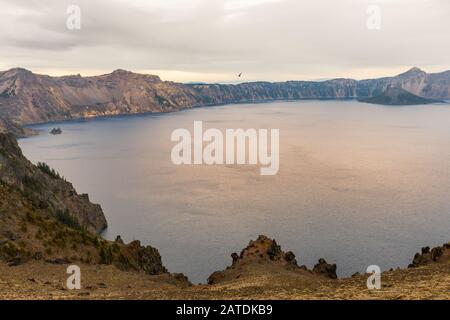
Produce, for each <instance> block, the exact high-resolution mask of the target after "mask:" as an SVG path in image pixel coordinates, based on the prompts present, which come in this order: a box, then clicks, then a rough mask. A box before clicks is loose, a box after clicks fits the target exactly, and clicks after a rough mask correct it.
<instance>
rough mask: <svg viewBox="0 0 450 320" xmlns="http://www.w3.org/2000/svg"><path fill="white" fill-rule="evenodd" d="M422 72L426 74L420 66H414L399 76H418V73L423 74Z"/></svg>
mask: <svg viewBox="0 0 450 320" xmlns="http://www.w3.org/2000/svg"><path fill="white" fill-rule="evenodd" d="M422 74H426V72H425V71H423V70H422V69H420V68H417V67H412V68H411V69H409V70H408V71H406V72H404V73H401V74H399V75H398V76H399V77H405V76H417V75H422Z"/></svg>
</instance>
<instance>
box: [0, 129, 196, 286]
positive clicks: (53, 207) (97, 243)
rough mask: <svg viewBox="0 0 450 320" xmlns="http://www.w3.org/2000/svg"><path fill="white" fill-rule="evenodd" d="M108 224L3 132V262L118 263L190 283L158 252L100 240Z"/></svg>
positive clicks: (96, 207)
mask: <svg viewBox="0 0 450 320" xmlns="http://www.w3.org/2000/svg"><path fill="white" fill-rule="evenodd" d="M106 226H107V224H106V219H105V216H104V214H103V212H102V209H101V207H100V206H99V205H97V204H93V203H91V202H90V201H89V197H88V196H87V195H86V194H82V195H79V194H78V193H77V192H76V191H75V189H74V188H73V186H72V184H70V183H69V182H67V181H66V180H65V179H64V178H63V177H61V176H60V175H59V174H58V173H57V172H55V171H54V170H53V169H51V168H50V167H48V166H47V165H45V164H42V163H41V164H38V165H37V166H35V165H33V164H32V163H31V162H30V161H28V160H27V159H26V158H25V157H24V156H23V155H22V152H21V150H20V148H19V146H18V144H17V141H16V139H15V137H14V136H13V135H12V134H11V133H6V134H5V133H0V261H4V262H6V263H7V264H8V265H10V266H18V265H22V264H24V263H29V262H30V261H40V262H43V263H46V264H56V265H59V264H69V263H76V264H80V263H83V264H86V265H114V266H115V267H117V268H118V269H120V270H123V271H130V270H132V271H138V272H143V273H145V274H147V275H161V274H165V275H167V276H168V277H169V278H170V279H171V281H175V282H176V283H179V284H181V285H182V286H185V285H189V282H188V281H187V278H186V277H184V276H183V275H181V274H174V275H170V274H169V273H168V271H167V269H166V268H165V267H164V266H163V264H162V261H161V256H160V254H159V252H158V250H157V249H155V248H153V247H151V246H142V245H141V243H140V242H139V241H137V240H135V241H132V242H131V243H129V244H125V243H124V242H123V241H122V239H121V238H120V236H118V237H117V239H116V241H114V242H112V241H106V240H104V239H102V238H100V237H99V236H98V235H97V233H99V232H100V231H102V230H103V229H104V228H106ZM170 279H169V280H170Z"/></svg>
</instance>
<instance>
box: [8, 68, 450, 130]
mask: <svg viewBox="0 0 450 320" xmlns="http://www.w3.org/2000/svg"><path fill="white" fill-rule="evenodd" d="M390 85H391V86H395V87H401V88H403V89H405V90H407V91H409V92H411V93H413V94H415V95H418V96H421V97H425V98H432V99H450V71H447V72H442V73H435V74H427V73H425V72H423V71H422V70H420V69H417V68H413V69H411V70H409V71H408V72H405V73H403V74H400V75H398V76H395V77H389V78H380V79H371V80H361V81H356V80H352V79H334V80H329V81H323V82H314V81H287V82H276V83H271V82H252V83H242V84H237V85H223V84H192V85H186V84H180V83H175V82H169V81H161V79H160V78H159V77H157V76H153V75H144V74H137V73H132V72H129V71H125V70H116V71H114V72H112V73H110V74H105V75H101V76H94V77H81V76H80V75H74V76H64V77H50V76H46V75H38V74H34V73H32V72H30V71H28V70H25V69H20V68H16V69H11V70H8V71H4V72H0V131H1V130H3V131H10V132H14V133H15V134H16V135H21V134H24V132H23V131H22V129H21V125H24V124H30V123H36V122H45V121H54V120H65V119H74V118H83V117H95V116H103V115H117V114H130V113H144V112H168V111H176V110H180V109H184V108H190V107H193V106H201V105H210V104H222V103H233V102H256V101H267V100H277V99H283V100H284V99H286V100H295V99H337V98H365V97H372V96H377V95H380V94H381V93H382V92H383V91H385V90H386V88H387V87H388V86H390Z"/></svg>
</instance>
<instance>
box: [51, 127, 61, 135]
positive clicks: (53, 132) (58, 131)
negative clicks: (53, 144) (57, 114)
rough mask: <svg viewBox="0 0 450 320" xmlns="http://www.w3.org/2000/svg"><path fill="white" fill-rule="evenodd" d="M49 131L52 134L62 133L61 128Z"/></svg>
mask: <svg viewBox="0 0 450 320" xmlns="http://www.w3.org/2000/svg"><path fill="white" fill-rule="evenodd" d="M50 133H51V134H53V135H56V134H61V133H62V130H61V128H53V129H52V130H51V131H50Z"/></svg>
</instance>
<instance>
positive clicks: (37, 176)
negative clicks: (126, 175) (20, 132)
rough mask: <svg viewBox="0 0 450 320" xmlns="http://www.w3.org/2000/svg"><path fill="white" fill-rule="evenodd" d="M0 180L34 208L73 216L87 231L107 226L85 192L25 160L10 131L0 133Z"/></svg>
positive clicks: (101, 213)
mask: <svg viewBox="0 0 450 320" xmlns="http://www.w3.org/2000/svg"><path fill="white" fill-rule="evenodd" d="M0 183H2V184H4V185H5V186H6V187H9V188H12V189H14V190H17V191H18V192H20V193H21V194H22V195H23V196H24V197H25V198H26V199H27V200H28V201H29V202H30V203H32V204H33V205H34V206H35V207H37V208H39V209H43V210H45V211H47V212H49V213H50V214H51V215H53V216H55V217H56V216H66V217H67V219H73V220H74V223H77V224H78V225H79V226H80V227H82V228H84V229H86V230H88V231H91V232H101V231H102V230H103V229H105V228H106V226H107V224H106V219H105V216H104V214H103V211H102V209H101V207H100V206H99V205H97V204H93V203H91V202H90V201H89V197H88V195H86V194H82V195H79V194H78V193H77V192H76V191H75V189H74V188H73V186H72V184H71V183H69V182H67V181H65V179H63V178H62V177H60V176H59V174H57V173H56V172H54V171H53V170H51V169H50V168H48V167H47V166H46V165H44V164H41V165H40V166H39V167H37V166H35V165H33V164H32V163H31V162H30V161H28V160H27V159H26V158H25V157H24V156H23V154H22V152H21V150H20V148H19V146H18V144H17V141H16V139H15V138H14V137H13V135H12V134H2V133H0Z"/></svg>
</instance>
